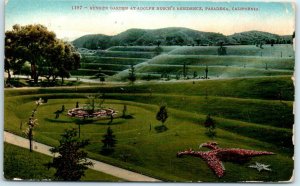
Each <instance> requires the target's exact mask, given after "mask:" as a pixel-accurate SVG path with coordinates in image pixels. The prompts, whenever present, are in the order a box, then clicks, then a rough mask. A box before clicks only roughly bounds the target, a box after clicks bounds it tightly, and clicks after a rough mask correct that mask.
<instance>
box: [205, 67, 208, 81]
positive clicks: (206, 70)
mask: <svg viewBox="0 0 300 186" xmlns="http://www.w3.org/2000/svg"><path fill="white" fill-rule="evenodd" d="M207 78H208V66H207V64H206V67H205V79H207Z"/></svg>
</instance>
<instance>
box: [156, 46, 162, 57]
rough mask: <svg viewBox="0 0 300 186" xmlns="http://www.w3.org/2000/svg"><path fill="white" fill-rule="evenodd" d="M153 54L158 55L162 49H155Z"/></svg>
mask: <svg viewBox="0 0 300 186" xmlns="http://www.w3.org/2000/svg"><path fill="white" fill-rule="evenodd" d="M154 52H155V55H160V54H161V53H162V52H163V49H162V48H161V47H155V49H154Z"/></svg>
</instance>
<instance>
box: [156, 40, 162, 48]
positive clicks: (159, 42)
mask: <svg viewBox="0 0 300 186" xmlns="http://www.w3.org/2000/svg"><path fill="white" fill-rule="evenodd" d="M155 43H156V45H157V48H159V46H160V44H161V40H157V41H155Z"/></svg>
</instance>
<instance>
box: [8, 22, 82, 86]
mask: <svg viewBox="0 0 300 186" xmlns="http://www.w3.org/2000/svg"><path fill="white" fill-rule="evenodd" d="M26 61H27V62H29V63H30V69H31V78H32V79H33V80H34V82H35V83H37V82H38V78H39V76H45V77H46V78H47V79H48V81H49V80H50V78H52V80H53V81H55V79H56V77H58V76H59V77H61V78H62V82H63V78H64V77H67V78H68V77H69V76H70V74H69V71H70V70H73V69H77V68H79V66H80V65H79V63H80V54H79V53H77V52H76V50H75V48H74V47H73V46H72V45H71V44H70V43H66V42H64V41H62V40H59V39H57V38H56V35H55V33H54V32H51V31H48V30H47V28H46V27H45V26H43V25H39V24H38V25H26V26H19V25H14V26H13V29H12V30H10V31H6V32H5V70H6V72H7V73H8V79H7V80H8V81H9V80H10V70H13V71H17V70H18V69H19V68H20V67H22V66H23V64H24V63H25V62H26Z"/></svg>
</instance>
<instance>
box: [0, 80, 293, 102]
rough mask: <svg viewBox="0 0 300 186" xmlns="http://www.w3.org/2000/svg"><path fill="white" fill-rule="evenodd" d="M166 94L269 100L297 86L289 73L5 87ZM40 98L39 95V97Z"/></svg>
mask: <svg viewBox="0 0 300 186" xmlns="http://www.w3.org/2000/svg"><path fill="white" fill-rule="evenodd" d="M75 92H76V93H86V94H89V93H120V92H122V93H148V94H150V92H153V93H166V94H177V95H192V96H206V95H209V96H219V97H234V98H246V99H266V100H286V101H293V100H294V85H293V81H292V80H291V77H290V76H280V77H256V78H239V79H225V80H207V81H197V82H196V83H195V84H193V83H192V82H191V81H180V82H176V81H175V82H165V83H153V82H149V83H144V84H137V85H134V86H129V84H127V85H126V84H123V85H119V84H116V85H112V84H111V85H101V86H92V87H76V88H75V87H53V88H40V89H34V88H28V89H6V90H5V92H4V94H5V97H10V96H20V95H31V94H32V95H34V94H52V95H51V97H53V98H55V94H58V93H63V94H64V96H66V97H68V95H70V97H72V94H71V93H75ZM36 98H38V96H36Z"/></svg>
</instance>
